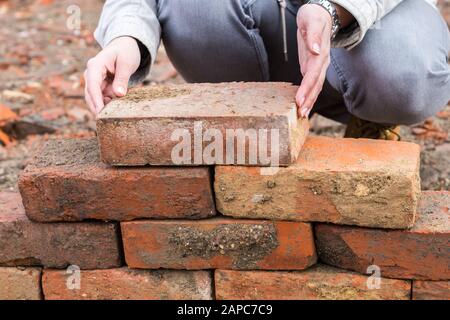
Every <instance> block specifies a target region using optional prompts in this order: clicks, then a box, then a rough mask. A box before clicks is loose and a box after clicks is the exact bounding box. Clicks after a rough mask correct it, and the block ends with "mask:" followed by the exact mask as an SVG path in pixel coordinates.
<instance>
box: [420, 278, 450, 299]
mask: <svg viewBox="0 0 450 320" xmlns="http://www.w3.org/2000/svg"><path fill="white" fill-rule="evenodd" d="M412 298H413V300H450V281H420V280H417V281H413V287H412Z"/></svg>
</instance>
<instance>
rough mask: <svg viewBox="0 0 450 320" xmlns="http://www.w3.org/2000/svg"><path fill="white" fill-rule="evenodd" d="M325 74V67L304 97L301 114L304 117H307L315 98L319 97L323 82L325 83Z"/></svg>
mask: <svg viewBox="0 0 450 320" xmlns="http://www.w3.org/2000/svg"><path fill="white" fill-rule="evenodd" d="M326 74H327V68H323V70H322V73H321V74H320V77H319V79H318V80H317V83H316V85H315V87H314V88H313V89H312V90H311V94H310V95H309V96H308V98H307V99H306V101H305V103H304V105H303V109H304V114H303V116H304V117H305V118H309V114H310V113H311V110H312V109H313V107H314V105H315V104H316V101H317V99H318V98H319V95H320V93H321V92H322V89H323V84H324V83H325V78H326Z"/></svg>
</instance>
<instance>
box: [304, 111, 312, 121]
mask: <svg viewBox="0 0 450 320" xmlns="http://www.w3.org/2000/svg"><path fill="white" fill-rule="evenodd" d="M310 113H311V109H308V111H307V112H306V116H305V118H307V119H308V118H309V114H310Z"/></svg>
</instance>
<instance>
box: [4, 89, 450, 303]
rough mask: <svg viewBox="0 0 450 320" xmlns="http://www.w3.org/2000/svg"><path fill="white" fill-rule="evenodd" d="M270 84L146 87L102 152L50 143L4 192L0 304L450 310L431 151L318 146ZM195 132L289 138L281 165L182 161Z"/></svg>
mask: <svg viewBox="0 0 450 320" xmlns="http://www.w3.org/2000/svg"><path fill="white" fill-rule="evenodd" d="M273 88H274V87H273V85H272V84H245V85H243V84H220V85H214V86H211V85H183V86H182V87H157V88H156V89H155V88H150V89H149V88H147V89H143V90H142V91H140V90H137V91H135V92H133V94H132V95H131V97H132V99H128V100H126V99H121V100H117V101H115V102H113V103H112V104H110V105H109V106H108V107H107V108H106V109H105V110H104V111H103V112H102V113H101V114H100V116H99V120H98V121H99V123H100V124H101V125H100V126H99V127H98V129H99V130H98V141H99V142H100V144H98V143H97V140H92V139H87V140H83V139H75V140H56V141H49V142H48V143H47V144H46V145H45V146H43V148H42V149H41V150H40V151H39V152H38V154H36V156H35V157H34V159H33V160H32V161H31V163H30V164H29V165H28V166H27V168H26V169H25V170H24V172H23V174H22V176H21V178H20V181H19V188H20V194H19V193H12V192H3V193H0V207H1V208H2V211H1V214H0V299H396V300H397V299H399V300H408V299H450V282H449V280H450V272H449V265H450V246H449V243H450V220H449V214H450V213H449V208H450V192H448V191H443V192H423V193H421V192H420V181H419V178H418V176H419V175H418V172H419V162H420V161H419V160H420V159H419V154H420V153H419V148H418V146H416V145H414V144H410V143H403V142H388V141H375V140H363V139H361V140H353V139H332V138H324V137H309V138H306V137H305V135H306V131H307V123H306V122H305V121H304V120H303V121H298V120H297V119H296V117H295V116H292V110H293V111H295V105H294V104H293V102H292V101H291V100H290V99H288V98H287V96H288V95H290V94H291V90H292V88H291V87H290V86H289V85H285V84H278V85H277V87H276V92H278V94H277V95H275V92H274V91H273V90H274V89H273ZM155 90H156V91H155ZM158 92H159V93H158ZM156 93H157V94H156ZM275 97H276V98H275ZM294 115H295V113H294ZM197 121H202V126H203V127H201V129H205V128H207V129H211V128H213V129H216V131H213V132H215V133H216V134H217V136H216V137H215V138H216V141H219V140H220V139H218V138H222V137H223V135H221V134H225V133H226V132H227V129H229V128H231V129H239V128H243V129H246V130H247V129H252V128H254V129H257V130H259V129H277V130H279V131H280V132H282V134H280V135H279V138H280V140H279V141H280V145H279V147H280V150H279V156H280V159H283V160H282V161H280V163H279V164H280V167H279V168H275V170H273V171H270V170H269V171H265V170H264V169H267V168H264V166H266V165H267V163H266V162H264V163H263V162H259V161H260V158H257V163H256V164H254V163H250V162H249V161H250V160H251V156H250V154H247V155H246V156H245V157H242V159H243V163H239V164H236V163H226V162H220V161H219V160H218V159H219V158H220V157H213V158H214V159H215V162H212V163H209V162H205V161H204V160H205V158H204V157H203V158H202V159H200V160H201V161H199V163H171V162H170V161H171V160H172V158H171V157H170V155H171V152H172V151H171V150H173V148H176V147H175V145H174V144H173V142H174V141H173V139H172V138H173V137H172V132H173V131H171V130H169V129H168V128H172V129H173V130H176V129H180V128H183V127H186V129H187V130H186V131H185V132H186V133H187V134H188V136H190V137H192V138H193V140H192V141H194V140H195V137H196V134H198V133H196V132H195V130H196V127H195V126H196V124H195V123H196V122H197ZM197 129H198V128H197ZM128 133H132V134H128ZM202 133H204V132H202ZM208 141H212V140H207V139H206V140H205V139H203V140H200V144H201V148H202V149H203V150H204V149H207V148H208V143H207V142H208ZM244 141H245V143H244V145H245V147H246V149H245V150H248V152H250V149H251V138H247V139H246V140H244ZM222 142H224V143H223V144H218V145H216V148H215V152H218V153H220V152H222V151H223V152H226V150H227V149H226V146H227V140H226V139H224V140H222ZM272 142H273V141H271V143H272ZM261 146H262V145H261V144H259V145H258V147H257V148H256V150H257V152H259V151H260V149H259V148H261ZM234 147H235V146H234ZM268 149H270V148H268ZM186 150H187V149H185V151H186ZM189 150H190V151H192V152H191V156H192V159H191V160H195V159H194V157H195V152H197V151H198V150H196V148H195V146H193V147H192V149H189ZM237 150H238V149H237V147H236V148H234V149H233V151H237ZM272 150H275V149H272ZM263 151H264V150H263ZM203 155H204V153H203ZM216 155H217V154H216ZM216 155H215V156H216ZM272 156H273V154H272ZM272 159H273V158H272ZM102 160H103V161H102ZM144 164H150V166H143V165H144ZM113 165H114V166H113ZM119 165H120V166H119ZM137 165H139V166H137ZM213 288H214V289H213Z"/></svg>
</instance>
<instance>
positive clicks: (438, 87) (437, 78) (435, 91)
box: [349, 59, 450, 125]
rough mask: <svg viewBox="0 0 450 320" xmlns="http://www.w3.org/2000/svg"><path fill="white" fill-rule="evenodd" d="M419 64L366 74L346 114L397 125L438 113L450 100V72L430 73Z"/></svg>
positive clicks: (408, 123)
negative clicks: (348, 112) (349, 113)
mask: <svg viewBox="0 0 450 320" xmlns="http://www.w3.org/2000/svg"><path fill="white" fill-rule="evenodd" d="M420 61H421V60H420V59H417V60H415V61H411V63H412V64H408V63H406V64H403V66H404V67H397V68H396V69H395V71H394V70H392V72H389V70H386V69H379V70H378V72H377V74H376V75H375V74H373V73H372V74H368V75H367V78H366V81H363V80H361V81H360V85H359V88H360V90H359V93H358V94H356V95H355V96H356V99H355V101H354V102H355V103H354V104H353V106H352V107H351V108H350V110H349V111H350V112H351V113H352V114H354V115H356V116H358V117H361V118H363V119H366V120H369V121H374V122H378V123H385V124H398V125H411V124H416V123H419V122H422V121H424V120H425V119H427V118H428V117H430V116H432V115H434V114H436V113H437V112H439V111H440V110H441V109H442V108H443V107H444V106H445V105H446V104H447V102H448V101H449V100H450V69H449V68H448V66H445V67H444V66H443V67H442V69H440V70H432V69H431V68H430V67H429V66H427V65H425V64H424V63H422V65H421V63H420ZM362 87H364V89H362Z"/></svg>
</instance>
